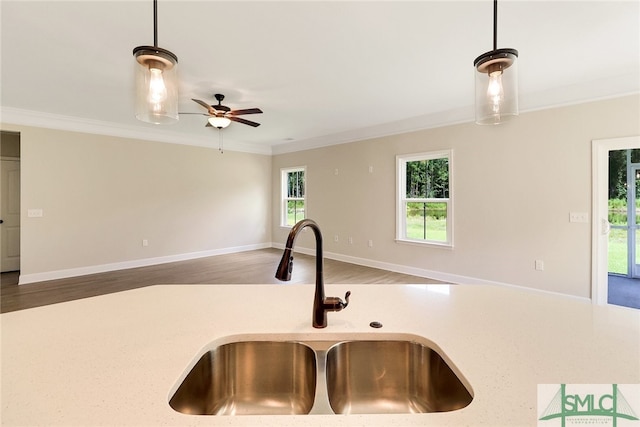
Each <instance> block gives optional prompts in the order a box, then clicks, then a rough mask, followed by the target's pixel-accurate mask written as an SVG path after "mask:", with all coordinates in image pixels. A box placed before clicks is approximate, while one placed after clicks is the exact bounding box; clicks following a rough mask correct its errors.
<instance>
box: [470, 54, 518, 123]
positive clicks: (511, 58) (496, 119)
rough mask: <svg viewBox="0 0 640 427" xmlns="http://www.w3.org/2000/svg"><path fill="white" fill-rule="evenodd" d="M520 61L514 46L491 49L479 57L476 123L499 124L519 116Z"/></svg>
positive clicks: (475, 63)
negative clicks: (512, 47) (511, 47)
mask: <svg viewBox="0 0 640 427" xmlns="http://www.w3.org/2000/svg"><path fill="white" fill-rule="evenodd" d="M517 62H518V51H517V50H515V49H497V50H492V51H491V52H487V53H484V54H482V55H480V56H479V57H478V58H476V60H475V61H474V64H473V65H474V66H475V68H476V73H475V75H476V79H475V80H476V123H478V124H481V125H491V124H499V123H501V122H503V121H505V120H508V119H510V118H512V117H515V116H517V115H518V64H517Z"/></svg>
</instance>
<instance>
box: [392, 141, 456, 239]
mask: <svg viewBox="0 0 640 427" xmlns="http://www.w3.org/2000/svg"><path fill="white" fill-rule="evenodd" d="M452 155H453V152H452V151H451V150H448V151H438V152H432V153H420V154H411V155H406V156H397V158H396V160H397V173H398V201H397V215H396V222H397V224H396V239H397V240H398V241H404V242H413V243H426V244H435V245H443V246H453V224H452V221H453V204H452V201H451V174H450V171H451V163H452Z"/></svg>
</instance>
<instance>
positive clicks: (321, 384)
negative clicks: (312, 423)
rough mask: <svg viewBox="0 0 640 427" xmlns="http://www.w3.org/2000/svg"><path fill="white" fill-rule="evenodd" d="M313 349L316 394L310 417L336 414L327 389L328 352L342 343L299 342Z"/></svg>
mask: <svg viewBox="0 0 640 427" xmlns="http://www.w3.org/2000/svg"><path fill="white" fill-rule="evenodd" d="M298 342H300V343H301V344H304V345H306V346H307V347H309V348H311V349H312V350H313V352H314V353H315V354H316V393H315V397H314V401H313V406H312V407H311V411H309V414H310V415H313V414H317V415H327V414H335V412H334V411H333V409H331V404H330V403H329V391H328V389H327V374H326V373H327V352H328V351H329V348H331V346H333V345H334V344H336V343H338V342H340V341H298Z"/></svg>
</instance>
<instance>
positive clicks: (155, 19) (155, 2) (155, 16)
mask: <svg viewBox="0 0 640 427" xmlns="http://www.w3.org/2000/svg"><path fill="white" fill-rule="evenodd" d="M153 46H154V47H158V0H153Z"/></svg>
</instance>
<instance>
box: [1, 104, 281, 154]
mask: <svg viewBox="0 0 640 427" xmlns="http://www.w3.org/2000/svg"><path fill="white" fill-rule="evenodd" d="M0 122H1V123H4V124H13V125H21V126H31V127H38V128H47V129H55V130H62V131H70V132H81V133H89V134H96V135H106V136H115V137H120V138H131V139H139V140H144V141H157V142H164V143H169V144H180V145H192V146H196V147H209V148H210V147H212V143H211V138H205V137H199V136H191V135H189V136H185V135H184V134H181V133H178V132H173V131H171V130H167V129H166V128H163V129H162V130H161V129H154V128H142V127H139V126H127V125H122V124H119V123H113V122H105V121H100V120H93V119H84V118H78V117H71V116H64V115H59V114H51V113H44V112H41V111H32V110H22V109H19V108H11V107H4V106H3V107H0ZM214 148H217V147H214ZM225 149H226V150H227V151H240V152H246V153H253V154H266V155H271V148H270V147H264V146H259V145H254V144H245V143H238V142H234V141H225Z"/></svg>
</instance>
